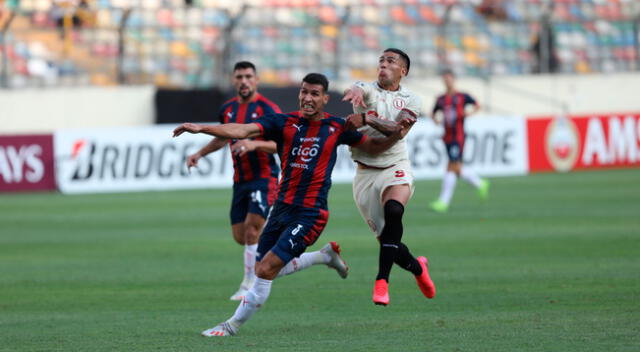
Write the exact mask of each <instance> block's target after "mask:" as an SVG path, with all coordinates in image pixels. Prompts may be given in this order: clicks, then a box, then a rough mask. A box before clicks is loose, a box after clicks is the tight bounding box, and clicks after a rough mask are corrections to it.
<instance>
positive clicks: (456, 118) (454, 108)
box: [433, 93, 477, 143]
mask: <svg viewBox="0 0 640 352" xmlns="http://www.w3.org/2000/svg"><path fill="white" fill-rule="evenodd" d="M468 104H473V105H476V104H477V103H476V100H475V99H473V98H472V97H471V96H470V95H469V94H467V93H454V94H451V95H449V94H443V95H441V96H439V97H438V99H437V100H436V103H435V105H434V106H433V114H435V113H436V112H437V111H438V110H440V111H442V114H443V115H444V136H443V137H442V139H444V142H445V143H451V142H458V143H463V142H464V138H465V134H464V119H465V117H466V114H465V111H464V109H465V107H466V106H467V105H468Z"/></svg>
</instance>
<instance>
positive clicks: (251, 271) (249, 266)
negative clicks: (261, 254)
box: [241, 244, 258, 287]
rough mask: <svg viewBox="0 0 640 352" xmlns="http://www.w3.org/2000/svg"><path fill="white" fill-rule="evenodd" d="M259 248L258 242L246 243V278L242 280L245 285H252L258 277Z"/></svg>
mask: <svg viewBox="0 0 640 352" xmlns="http://www.w3.org/2000/svg"><path fill="white" fill-rule="evenodd" d="M257 250H258V245H257V244H245V245H244V279H243V280H242V284H241V285H243V286H247V287H250V286H251V283H253V281H254V280H255V279H256V272H255V270H256V252H257Z"/></svg>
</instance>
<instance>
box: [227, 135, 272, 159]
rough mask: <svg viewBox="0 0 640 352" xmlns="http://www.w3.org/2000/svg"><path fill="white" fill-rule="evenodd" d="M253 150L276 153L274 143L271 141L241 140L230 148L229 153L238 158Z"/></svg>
mask: <svg viewBox="0 0 640 352" xmlns="http://www.w3.org/2000/svg"><path fill="white" fill-rule="evenodd" d="M254 150H257V151H261V152H265V153H271V154H274V153H276V152H277V151H278V150H277V146H276V142H273V141H256V140H250V139H241V140H239V141H237V142H236V143H234V144H233V146H232V147H231V152H233V154H238V155H240V156H242V155H244V154H246V153H248V152H252V151H254Z"/></svg>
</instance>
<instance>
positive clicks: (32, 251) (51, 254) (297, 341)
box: [0, 169, 640, 352]
mask: <svg viewBox="0 0 640 352" xmlns="http://www.w3.org/2000/svg"><path fill="white" fill-rule="evenodd" d="M439 188H440V182H436V181H429V182H418V183H417V185H416V194H415V196H414V198H413V200H412V201H411V203H410V205H409V207H408V208H407V211H406V213H405V235H404V242H405V243H407V244H408V245H409V247H410V248H411V249H412V251H413V253H414V254H415V255H426V256H428V257H429V259H430V268H431V270H430V271H431V274H432V277H433V279H434V281H435V283H436V285H437V288H438V294H437V296H436V298H435V299H434V300H426V299H424V298H423V297H422V295H421V294H420V292H419V290H418V288H417V287H416V285H415V282H414V279H413V277H412V276H411V275H410V274H408V273H406V272H404V271H403V270H401V269H400V268H398V267H394V269H393V271H392V276H391V284H390V295H391V304H390V305H389V306H388V307H380V306H374V305H373V304H372V303H371V289H372V285H373V280H374V278H375V274H376V269H377V243H376V241H375V240H374V238H373V236H372V235H371V234H370V233H369V231H368V229H367V227H366V225H365V224H364V223H363V222H362V220H361V219H360V216H359V214H358V212H357V210H356V208H355V205H354V204H353V201H352V199H351V189H350V185H335V186H334V187H333V190H332V191H331V198H330V203H329V204H330V210H331V218H330V220H329V225H328V226H327V228H326V230H325V232H324V234H323V235H322V236H321V237H320V239H319V241H318V243H316V245H314V246H313V247H311V250H315V249H318V248H320V247H321V246H322V245H323V244H324V243H326V242H327V241H332V240H335V241H338V242H339V243H340V244H341V246H342V248H343V256H344V258H345V260H346V261H347V263H348V264H349V265H350V267H351V271H350V275H349V278H348V279H347V280H342V279H340V278H339V277H338V275H337V274H336V273H335V272H334V271H332V270H327V269H326V268H325V267H323V266H317V267H312V268H310V269H307V270H306V271H303V272H300V273H297V274H294V275H292V276H287V277H284V278H281V279H278V280H276V282H275V283H274V286H273V289H272V294H271V296H270V298H269V300H268V301H267V303H266V304H265V306H264V307H263V308H262V310H261V311H260V312H258V313H257V314H256V315H255V316H254V318H253V319H252V320H251V321H250V322H249V323H247V324H246V325H245V326H244V327H243V328H242V329H241V330H240V333H239V335H238V336H237V337H234V338H223V339H219V338H203V337H201V336H199V332H200V331H201V330H204V329H206V328H209V327H212V326H213V325H215V324H217V323H218V322H220V321H222V320H224V319H226V318H228V317H229V316H230V315H231V314H232V313H233V311H234V310H235V308H236V306H237V303H236V302H232V301H229V300H228V297H229V296H230V295H231V294H232V293H233V292H235V290H236V289H237V286H238V284H239V282H240V279H241V275H242V249H241V247H240V246H238V245H236V244H234V243H233V240H232V238H231V235H230V226H229V221H228V204H229V202H230V195H231V192H230V190H202V191H188V192H158V193H133V194H109V195H80V196H65V195H61V194H17V195H15V194H12V195H7V194H2V195H0V350H1V351H214V350H215V351H250V350H254V351H368V352H369V351H637V350H638V349H639V348H640V347H639V346H640V170H639V169H633V170H612V171H599V172H579V173H571V174H538V175H532V176H527V177H513V178H496V179H493V180H492V191H491V194H490V200H489V201H488V202H486V203H482V202H480V201H479V200H478V199H477V198H476V196H475V194H474V192H473V191H472V189H471V187H469V186H468V185H466V184H463V183H459V185H458V189H457V190H456V194H455V196H454V199H453V203H452V206H451V208H450V211H449V213H447V214H444V215H439V214H435V213H431V212H429V211H428V210H427V204H428V202H429V201H431V200H432V199H434V198H435V197H436V196H437V194H438V193H439Z"/></svg>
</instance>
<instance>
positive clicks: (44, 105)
mask: <svg viewBox="0 0 640 352" xmlns="http://www.w3.org/2000/svg"><path fill="white" fill-rule="evenodd" d="M372 79H375V78H372ZM351 83H353V82H335V83H332V86H333V87H335V89H337V90H339V91H342V90H343V89H344V88H346V87H348V86H349V85H350V84H351ZM406 85H407V86H408V87H409V88H411V89H412V90H414V91H415V92H417V93H418V94H420V95H421V96H422V98H423V106H424V109H423V112H424V113H425V114H428V113H429V112H430V110H431V107H432V104H433V101H434V99H435V97H436V96H437V95H439V94H441V92H442V91H443V86H442V82H441V80H440V78H439V77H431V78H427V79H420V78H418V77H411V76H409V77H408V79H407V81H406ZM458 88H459V89H460V90H464V91H467V92H469V93H471V94H472V95H474V96H475V97H476V98H477V99H478V101H479V103H480V104H481V106H482V107H483V110H482V113H483V114H493V115H502V116H512V115H520V116H522V115H524V116H532V115H549V114H554V115H555V114H560V113H563V112H568V113H571V114H588V113H606V112H633V111H640V99H638V97H637V95H638V93H637V92H638V91H639V90H640V73H637V74H628V73H627V74H612V75H581V76H575V75H550V76H546V75H540V76H512V77H494V78H491V79H490V80H486V81H485V80H480V79H472V78H461V79H460V80H459V81H458ZM154 93H155V88H154V87H152V86H141V87H82V88H60V89H29V90H0V134H4V135H7V134H23V133H51V132H54V131H55V130H58V129H63V128H87V127H100V128H101V127H129V126H147V125H151V124H153V122H154V114H155V112H154V108H153V106H154V104H153V97H154ZM338 98H339V97H333V98H332V99H338ZM292 99H295V97H292ZM563 106H566V111H564V110H563Z"/></svg>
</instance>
